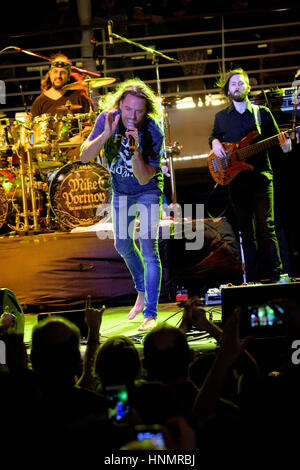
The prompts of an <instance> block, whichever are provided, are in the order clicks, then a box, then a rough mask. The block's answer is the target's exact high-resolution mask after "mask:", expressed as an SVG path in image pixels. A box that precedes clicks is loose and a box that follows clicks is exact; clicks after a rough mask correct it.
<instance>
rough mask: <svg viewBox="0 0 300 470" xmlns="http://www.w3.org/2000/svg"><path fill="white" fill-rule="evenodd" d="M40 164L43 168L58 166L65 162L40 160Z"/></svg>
mask: <svg viewBox="0 0 300 470" xmlns="http://www.w3.org/2000/svg"><path fill="white" fill-rule="evenodd" d="M38 166H39V167H40V168H41V169H43V168H46V169H47V168H49V169H51V168H58V167H60V166H63V163H62V162H58V161H55V160H40V161H39V162H38Z"/></svg>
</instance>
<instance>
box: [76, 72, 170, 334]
mask: <svg viewBox="0 0 300 470" xmlns="http://www.w3.org/2000/svg"><path fill="white" fill-rule="evenodd" d="M101 107H102V109H103V111H102V112H101V114H100V115H99V116H98V118H97V120H96V122H95V126H94V128H93V130H92V132H91V134H90V135H89V137H88V138H87V140H86V141H85V142H84V143H83V144H82V146H81V150H80V158H81V161H82V162H88V161H90V160H91V159H93V158H95V157H96V156H97V155H98V154H99V152H101V153H102V154H103V157H104V160H103V161H104V164H105V165H106V166H107V168H108V170H109V171H110V174H111V183H112V191H113V196H112V219H113V228H114V238H115V247H116V250H117V251H118V252H119V254H120V255H121V256H122V257H123V259H124V261H125V263H126V265H127V267H128V269H129V271H130V273H131V275H132V278H133V281H134V284H135V288H136V290H137V299H136V303H135V305H134V307H133V308H132V309H131V310H130V312H129V315H128V318H129V319H130V320H133V319H134V318H135V317H136V315H138V314H139V313H143V322H142V324H141V325H140V327H139V328H138V329H139V330H140V331H148V330H151V329H152V328H153V327H154V326H155V325H156V318H157V305H158V299H159V293H160V284H161V262H160V257H159V250H158V231H159V221H160V215H161V200H162V191H163V174H162V170H161V150H162V144H163V132H162V130H161V128H160V124H159V123H160V119H161V106H160V103H159V102H158V101H157V99H156V97H155V94H154V93H153V91H152V90H151V88H149V87H148V86H147V85H146V84H145V83H144V82H143V81H141V80H140V79H138V78H135V79H130V80H126V81H125V82H123V83H120V84H119V85H118V87H117V88H116V90H115V92H114V93H112V94H109V95H107V96H106V97H105V101H104V102H102V103H101ZM137 219H138V221H139V237H138V238H139V246H138V245H137V243H136V241H135V237H136V226H137Z"/></svg>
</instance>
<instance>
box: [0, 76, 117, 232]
mask: <svg viewBox="0 0 300 470" xmlns="http://www.w3.org/2000/svg"><path fill="white" fill-rule="evenodd" d="M113 81H115V79H108V78H95V79H88V80H83V81H81V82H74V83H71V84H68V85H65V88H66V89H68V90H70V89H78V88H82V87H83V86H85V87H88V88H96V87H99V86H103V85H106V84H107V83H112V82H113ZM80 108H81V106H80V105H74V104H72V103H70V102H68V101H67V102H66V104H65V105H64V106H61V107H60V109H58V111H60V112H61V111H65V114H60V113H58V114H55V115H50V114H43V115H41V116H37V117H35V118H34V119H33V120H32V122H31V123H30V124H27V123H24V122H22V121H18V120H16V119H11V118H7V117H6V115H3V114H2V115H0V229H1V231H3V230H4V231H5V230H6V229H10V230H13V231H16V232H23V233H28V232H30V231H34V232H39V231H41V230H49V231H52V230H57V229H62V230H68V229H71V228H74V227H78V226H88V225H92V224H94V223H96V222H97V221H99V216H97V209H98V207H99V205H100V204H103V203H105V202H106V201H107V200H108V198H109V191H108V190H109V172H108V170H106V168H104V167H103V166H102V165H100V164H98V163H96V162H92V163H87V164H83V163H81V162H80V161H79V150H80V145H81V144H82V142H84V140H85V139H86V138H87V136H88V135H89V133H90V131H91V130H92V128H93V126H94V123H95V120H96V117H97V116H96V113H94V112H93V111H91V112H89V113H80V112H79V111H80Z"/></svg>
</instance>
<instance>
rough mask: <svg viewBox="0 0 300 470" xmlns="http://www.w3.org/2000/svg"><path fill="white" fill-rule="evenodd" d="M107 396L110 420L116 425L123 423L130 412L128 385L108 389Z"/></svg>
mask: <svg viewBox="0 0 300 470" xmlns="http://www.w3.org/2000/svg"><path fill="white" fill-rule="evenodd" d="M105 395H106V398H107V400H108V418H109V419H111V420H112V421H114V422H116V423H117V422H119V421H121V419H123V418H124V416H126V415H127V414H128V413H129V411H130V406H129V402H128V392H127V387H126V385H114V386H111V387H106V392H105Z"/></svg>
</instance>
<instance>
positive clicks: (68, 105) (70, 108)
mask: <svg viewBox="0 0 300 470" xmlns="http://www.w3.org/2000/svg"><path fill="white" fill-rule="evenodd" d="M81 108H82V106H81V104H72V103H71V102H70V101H67V102H66V104H63V105H62V106H58V108H57V110H59V111H64V110H68V111H78V110H79V109H81Z"/></svg>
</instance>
